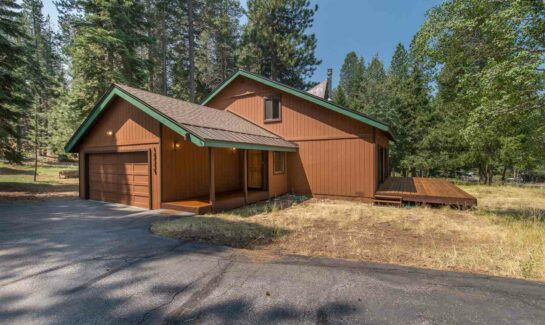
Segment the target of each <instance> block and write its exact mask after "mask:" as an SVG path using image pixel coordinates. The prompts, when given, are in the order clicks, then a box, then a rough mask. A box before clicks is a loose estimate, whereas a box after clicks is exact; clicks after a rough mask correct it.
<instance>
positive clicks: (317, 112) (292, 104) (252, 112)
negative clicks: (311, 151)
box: [208, 78, 373, 141]
mask: <svg viewBox="0 0 545 325" xmlns="http://www.w3.org/2000/svg"><path fill="white" fill-rule="evenodd" d="M272 95H280V96H281V101H282V121H281V122H272V123H265V122H264V110H263V99H264V97H267V96H272ZM208 106H210V107H214V108H218V109H225V110H228V111H231V112H233V113H235V114H238V115H240V116H242V117H244V118H246V119H248V120H250V121H252V122H254V123H256V124H258V125H260V126H262V127H265V128H267V129H268V130H270V131H271V132H274V133H276V134H278V135H280V136H282V137H284V138H286V139H287V140H293V141H297V140H301V139H306V138H308V139H314V138H316V137H326V138H330V137H354V136H364V137H365V136H367V137H370V136H371V134H372V129H373V128H372V127H371V126H368V125H366V124H363V123H361V122H359V121H356V120H353V119H351V118H348V117H346V116H343V115H341V114H339V113H336V112H333V111H330V110H327V109H325V108H322V107H318V106H317V105H315V104H313V103H310V102H308V101H305V100H303V99H300V98H298V97H295V96H293V95H290V94H286V93H283V94H279V93H278V90H275V89H273V88H270V87H267V86H264V85H262V84H260V83H257V82H254V81H251V80H246V79H243V78H241V79H238V80H235V81H234V82H233V83H232V84H231V85H229V86H228V87H227V88H225V89H224V90H223V92H222V93H221V94H218V95H217V96H216V97H215V98H214V99H213V100H212V101H210V102H209V103H208Z"/></svg>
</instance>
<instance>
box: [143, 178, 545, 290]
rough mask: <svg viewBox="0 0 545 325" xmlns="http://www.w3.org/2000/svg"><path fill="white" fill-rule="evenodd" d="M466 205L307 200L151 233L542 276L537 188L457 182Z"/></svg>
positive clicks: (541, 192) (542, 207)
mask: <svg viewBox="0 0 545 325" xmlns="http://www.w3.org/2000/svg"><path fill="white" fill-rule="evenodd" d="M464 189H465V190H466V191H468V192H469V193H471V194H473V195H475V196H476V197H477V198H478V199H479V207H478V208H477V209H475V210H471V211H459V210H454V209H450V208H441V209H436V208H421V207H413V208H401V209H399V208H389V207H373V206H371V205H368V204H362V203H356V202H350V201H330V200H314V199H312V200H309V201H305V202H303V203H300V204H296V205H293V206H291V207H289V208H286V209H282V208H281V207H279V206H276V207H275V206H274V205H270V204H269V205H266V206H265V207H262V206H261V207H260V206H257V207H256V206H253V207H249V208H242V209H237V210H234V211H231V212H228V213H223V214H216V215H209V216H201V217H194V218H183V219H175V220H171V221H162V222H159V223H156V224H155V225H154V226H153V230H154V231H155V232H157V233H159V234H163V235H167V236H172V237H177V238H184V239H193V240H202V241H210V242H214V243H217V244H225V245H230V246H234V247H246V248H253V249H257V250H261V251H267V252H273V253H280V254H300V255H308V256H327V257H336V258H345V259H353V260H365V261H374V262H381V263H394V264H403V265H410V266H417V267H426V268H434V269H443V270H455V271H465V272H476V273H486V274H493V275H500V276H509V277H518V278H529V279H537V280H545V189H538V188H518V187H507V186H505V187H485V186H465V187H464Z"/></svg>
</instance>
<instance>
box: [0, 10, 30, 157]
mask: <svg viewBox="0 0 545 325" xmlns="http://www.w3.org/2000/svg"><path fill="white" fill-rule="evenodd" d="M20 17H21V14H20V6H19V4H18V3H17V2H16V1H9V0H6V1H2V2H0V45H1V46H0V57H1V58H2V59H0V72H1V73H0V157H3V158H5V159H7V160H8V161H10V162H20V161H21V159H22V156H21V154H20V152H19V151H18V150H17V149H18V148H17V142H18V141H17V140H18V139H17V136H18V134H17V130H16V129H17V127H16V125H17V121H18V119H19V117H20V116H21V111H22V110H23V109H24V106H25V104H26V102H25V96H24V95H23V94H24V93H25V92H26V85H25V80H24V78H23V74H22V73H21V68H22V67H23V66H24V64H25V57H24V47H23V44H22V43H21V39H24V38H25V33H24V31H23V28H22V24H21V19H20Z"/></svg>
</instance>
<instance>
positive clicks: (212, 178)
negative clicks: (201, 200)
mask: <svg viewBox="0 0 545 325" xmlns="http://www.w3.org/2000/svg"><path fill="white" fill-rule="evenodd" d="M208 168H209V170H210V204H212V209H213V208H214V202H216V182H215V175H214V174H215V173H214V150H213V148H212V147H209V148H208Z"/></svg>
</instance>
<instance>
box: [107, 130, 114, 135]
mask: <svg viewBox="0 0 545 325" xmlns="http://www.w3.org/2000/svg"><path fill="white" fill-rule="evenodd" d="M106 134H107V135H108V136H112V135H113V134H114V133H113V132H112V131H108V132H106Z"/></svg>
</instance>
